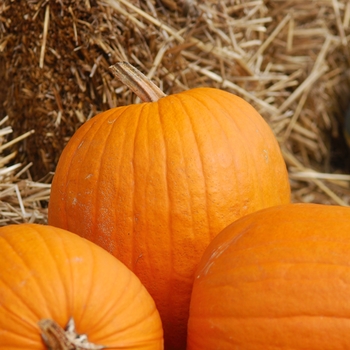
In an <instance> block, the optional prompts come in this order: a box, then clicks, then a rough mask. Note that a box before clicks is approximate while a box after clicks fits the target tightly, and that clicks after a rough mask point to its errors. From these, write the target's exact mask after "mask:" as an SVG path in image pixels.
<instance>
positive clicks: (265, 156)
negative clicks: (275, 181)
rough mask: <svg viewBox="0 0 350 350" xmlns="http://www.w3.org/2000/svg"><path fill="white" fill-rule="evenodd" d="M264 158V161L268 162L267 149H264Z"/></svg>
mask: <svg viewBox="0 0 350 350" xmlns="http://www.w3.org/2000/svg"><path fill="white" fill-rule="evenodd" d="M263 152H264V158H265V163H266V164H268V163H269V151H268V150H267V149H264V151H263Z"/></svg>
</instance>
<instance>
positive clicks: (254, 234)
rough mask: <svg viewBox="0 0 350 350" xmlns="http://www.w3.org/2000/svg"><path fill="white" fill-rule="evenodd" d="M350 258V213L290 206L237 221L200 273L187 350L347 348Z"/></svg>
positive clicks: (333, 208)
mask: <svg viewBox="0 0 350 350" xmlns="http://www.w3.org/2000/svg"><path fill="white" fill-rule="evenodd" d="M349 252H350V209H349V208H345V207H338V206H326V205H317V204H290V205H285V206H278V207H273V208H269V209H264V210H261V211H259V212H256V213H253V214H250V215H248V216H246V217H244V218H242V219H239V220H237V221H236V222H234V223H233V224H231V225H230V226H228V227H227V228H225V229H224V230H223V231H222V232H221V233H219V234H218V235H217V236H216V237H215V239H214V240H213V241H212V242H211V243H210V245H209V247H208V248H207V250H206V251H205V253H204V255H203V257H202V260H201V262H200V264H199V266H198V269H197V271H196V274H195V282H194V286H193V292H192V299H191V306H190V317H189V323H188V347H187V349H188V350H206V349H207V350H209V349H210V350H211V349H222V350H226V349H227V350H231V349H242V350H268V349H281V350H283V349H285V350H287V349H308V350H321V349H322V350H337V349H350V338H349V336H348V334H349V329H350V303H349V299H350V253H349Z"/></svg>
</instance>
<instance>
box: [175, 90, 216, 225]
mask: <svg viewBox="0 0 350 350" xmlns="http://www.w3.org/2000/svg"><path fill="white" fill-rule="evenodd" d="M184 96H186V97H187V95H186V94H183V95H182V94H176V95H172V98H174V99H175V98H176V99H177V100H178V101H180V105H181V106H182V108H183V110H184V111H185V114H184V115H186V117H187V119H188V121H189V123H190V125H191V130H192V135H193V138H194V139H195V140H196V142H195V143H196V147H197V152H196V153H197V154H198V156H199V159H200V170H201V174H202V175H203V185H204V194H205V196H204V198H205V208H206V210H205V213H206V218H207V220H206V223H207V227H208V228H209V231H210V228H211V225H210V222H211V219H210V216H209V210H208V207H209V205H208V203H209V197H208V194H209V191H208V183H207V179H206V176H205V174H206V171H205V165H204V164H205V162H204V160H203V153H204V152H201V151H200V144H199V142H198V136H197V133H196V132H195V128H194V123H193V120H192V119H191V117H190V116H191V115H192V113H190V112H189V110H188V106H187V103H185V102H184V100H183V97H184ZM190 103H192V99H191V100H190Z"/></svg>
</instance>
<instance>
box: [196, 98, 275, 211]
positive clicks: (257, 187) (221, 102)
mask: <svg viewBox="0 0 350 350" xmlns="http://www.w3.org/2000/svg"><path fill="white" fill-rule="evenodd" d="M234 96H235V95H234ZM222 97H223V96H222V95H221V94H220V95H218V94H217V95H215V96H214V97H213V101H215V102H216V103H217V107H216V108H220V110H221V112H222V113H221V114H220V115H223V114H225V115H226V116H227V118H228V119H229V120H231V121H232V125H234V126H235V128H236V129H237V130H238V132H237V136H238V137H239V138H240V139H241V140H242V142H240V145H241V147H243V149H244V152H242V154H244V155H247V154H251V152H250V149H249V147H250V140H248V138H247V136H246V135H245V132H244V129H243V128H242V127H240V125H239V123H237V122H236V120H234V119H233V118H232V116H231V117H230V114H232V111H229V110H228V109H226V108H225V107H226V104H225V103H224V102H225V101H224V98H222ZM219 98H220V100H219ZM235 98H236V100H237V101H236V103H237V102H238V101H240V99H239V98H238V97H237V96H235ZM202 103H204V104H206V103H207V101H205V100H204V101H202ZM211 103H212V101H211ZM235 107H236V109H237V110H239V111H240V113H241V114H242V115H244V116H245V118H246V120H249V121H250V123H251V124H253V125H254V127H255V128H256V124H255V123H254V122H253V120H252V117H251V116H250V114H249V113H246V111H245V110H244V109H242V108H241V106H240V105H239V104H238V103H237V105H236V106H235ZM207 108H208V110H210V109H209V107H207ZM213 109H215V108H213ZM223 112H225V113H223ZM251 112H252V113H253V112H254V113H255V114H256V115H257V112H256V111H255V110H253V109H252V111H251ZM259 117H260V116H259ZM261 118H262V117H261ZM255 119H256V118H255ZM246 120H245V122H246ZM222 129H223V132H225V131H226V129H225V128H224V127H223V126H222ZM256 130H258V131H259V134H260V136H261V138H262V139H263V140H264V141H267V140H266V139H265V138H263V137H262V134H261V131H260V128H256ZM271 132H272V131H271ZM233 154H234V150H233ZM254 156H255V153H254ZM254 158H255V157H254ZM245 161H246V163H250V162H249V158H248V157H245ZM252 163H254V164H257V159H254V161H253V162H252ZM250 165H251V163H250ZM252 169H253V170H254V174H255V175H254V176H253V178H258V177H259V176H258V170H257V168H256V167H255V166H249V167H248V170H249V172H250V173H251V171H252ZM237 183H239V181H237ZM250 186H254V187H255V188H254V190H252V193H261V192H262V182H261V181H256V182H253V183H251V184H250ZM260 201H261V203H262V204H263V206H266V201H265V197H264V196H261V197H260Z"/></svg>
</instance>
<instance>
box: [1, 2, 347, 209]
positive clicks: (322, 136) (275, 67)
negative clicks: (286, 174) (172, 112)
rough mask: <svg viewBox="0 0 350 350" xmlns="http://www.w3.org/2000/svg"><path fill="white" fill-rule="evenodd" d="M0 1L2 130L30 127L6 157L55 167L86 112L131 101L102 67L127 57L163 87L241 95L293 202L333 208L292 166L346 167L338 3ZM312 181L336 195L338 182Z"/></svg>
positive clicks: (343, 29)
mask: <svg viewBox="0 0 350 350" xmlns="http://www.w3.org/2000/svg"><path fill="white" fill-rule="evenodd" d="M48 5H49V9H48ZM0 6H1V7H0V8H1V9H0V12H1V13H0V65H1V64H2V65H5V66H6V67H5V68H6V69H5V76H4V78H3V79H2V81H5V86H6V90H0V100H1V101H4V104H3V113H4V114H5V113H6V114H8V115H9V116H10V121H11V123H12V124H13V129H14V136H17V135H19V134H22V133H24V132H26V131H28V130H31V129H35V131H36V133H35V137H30V138H28V139H26V140H25V142H23V143H22V144H21V148H20V152H19V153H18V154H19V155H18V157H19V159H18V161H21V162H27V161H32V162H34V164H35V166H34V167H33V168H32V170H31V172H32V173H33V177H34V178H35V179H38V178H40V177H42V176H43V175H45V174H47V172H48V171H53V170H54V169H55V166H56V164H57V160H58V158H59V155H60V153H61V151H62V149H63V147H64V145H65V144H66V142H67V141H68V140H69V138H70V137H71V135H72V134H73V133H74V131H75V130H76V129H77V128H78V127H79V126H80V125H81V123H83V122H84V121H85V120H86V119H88V118H90V117H91V116H93V115H95V114H97V113H98V112H99V111H103V110H106V109H108V108H111V107H114V106H118V105H122V104H128V103H132V102H134V101H135V97H134V96H133V94H131V93H130V92H129V91H127V89H125V88H124V87H122V86H121V84H120V83H119V82H117V81H116V80H115V79H114V78H113V76H112V73H111V72H110V70H109V68H108V67H109V66H110V65H111V64H114V63H115V62H116V61H120V60H127V61H129V62H130V63H132V64H133V65H135V66H136V67H138V68H139V69H140V70H142V71H143V72H144V73H146V74H147V73H148V74H149V76H150V77H151V78H152V79H153V80H154V81H155V82H156V84H157V85H159V86H160V87H161V88H162V90H163V91H164V92H165V93H167V94H170V93H174V92H177V91H181V90H184V89H188V88H192V87H195V86H200V85H206V86H213V87H217V88H222V89H225V90H228V91H230V92H233V93H236V94H238V95H240V96H242V97H244V98H245V99H246V100H247V101H248V102H250V103H251V104H252V105H254V107H256V108H257V110H258V111H259V112H260V113H261V114H262V115H263V117H264V118H265V119H266V120H267V121H268V122H269V124H270V125H271V127H272V129H273V130H274V132H275V134H276V137H277V138H278V140H279V142H280V145H281V147H282V149H283V151H284V155H285V159H286V162H287V165H288V167H289V171H290V174H291V181H292V188H293V193H294V199H295V200H296V201H312V202H325V203H326V202H329V201H330V202H331V203H338V204H339V203H342V202H341V200H340V201H339V200H338V199H334V198H331V197H330V196H331V194H329V193H328V194H325V189H322V188H321V187H322V185H319V184H318V185H317V181H316V182H315V181H314V180H312V179H311V180H310V179H309V178H308V177H306V178H300V176H301V175H300V173H304V172H305V170H310V169H311V170H313V171H316V172H320V173H331V174H333V173H339V172H342V173H345V172H347V169H348V168H347V159H348V156H349V153H348V148H347V147H346V145H345V143H344V140H343V137H342V131H343V130H342V125H343V118H344V112H345V108H346V106H347V104H348V102H349V96H350V84H349V81H350V79H349V77H350V69H349V67H350V64H349V45H348V40H349V34H350V30H349V16H350V5H349V3H348V1H345V0H344V1H340V0H337V1H328V0H320V1H307V0H303V1H300V0H285V1H282V0H281V1H259V0H257V1H233V0H232V1H229V0H227V1H222V2H217V1H209V0H207V1H201V2H196V1H194V0H192V1H189V0H186V1H175V0H166V1H165V0H145V1H136V0H134V1H124V0H120V1H113V0H111V1H109V0H105V1H89V0H84V1H82V0H80V1H68V0H60V1H58V0H57V1H54V0H51V1H45V0H41V1H23V2H21V6H18V5H17V4H16V3H15V2H11V1H9V0H5V1H4V4H3V5H0ZM133 6H135V7H133ZM47 14H49V16H48V15H47ZM45 18H46V24H47V28H48V30H47V37H46V39H45V34H44V32H45V30H44V28H45ZM48 18H49V20H47V19H48ZM277 29H278V30H277ZM276 30H277V31H276ZM43 46H44V47H45V50H43ZM41 60H42V68H41V67H40V65H41ZM300 87H302V89H301V90H300ZM1 91H2V92H1ZM1 94H2V95H1ZM0 113H1V111H0ZM322 183H324V184H325V186H326V187H327V188H329V189H330V190H331V192H332V193H333V192H334V193H335V194H336V196H339V197H342V198H343V197H344V196H345V197H344V198H346V199H345V201H348V191H349V182H347V181H346V182H345V183H344V182H340V183H335V184H334V183H333V182H329V181H328V180H324V181H323V180H322ZM320 186H321V187H320ZM344 203H345V202H344Z"/></svg>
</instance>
